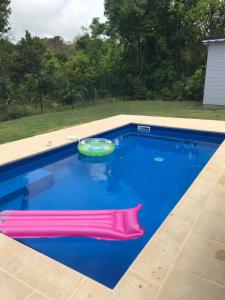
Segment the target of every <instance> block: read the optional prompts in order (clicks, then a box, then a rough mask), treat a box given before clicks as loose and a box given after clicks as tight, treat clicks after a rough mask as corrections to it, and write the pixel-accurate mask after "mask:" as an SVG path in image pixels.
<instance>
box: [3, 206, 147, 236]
mask: <svg viewBox="0 0 225 300" xmlns="http://www.w3.org/2000/svg"><path fill="white" fill-rule="evenodd" d="M140 209H141V204H139V205H138V206H136V207H133V208H129V209H120V210H68V211H67V210H27V211H24V210H20V211H19V210H18V211H17V210H11V211H2V212H1V213H0V232H1V233H3V234H5V235H7V236H9V237H12V238H43V237H46V238H54V237H66V236H67V237H68V236H70V237H72V236H73V237H89V238H95V239H103V240H131V239H136V238H139V237H141V236H142V235H143V234H144V229H143V228H142V227H141V226H140V224H139V221H138V212H139V210H140Z"/></svg>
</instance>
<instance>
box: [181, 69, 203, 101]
mask: <svg viewBox="0 0 225 300" xmlns="http://www.w3.org/2000/svg"><path fill="white" fill-rule="evenodd" d="M204 79H205V72H204V70H203V68H200V69H198V70H197V71H196V72H195V73H194V74H193V75H192V76H190V77H189V78H187V80H186V83H185V98H186V99H187V100H199V101H201V100H202V98H203V90H204Z"/></svg>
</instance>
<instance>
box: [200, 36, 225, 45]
mask: <svg viewBox="0 0 225 300" xmlns="http://www.w3.org/2000/svg"><path fill="white" fill-rule="evenodd" d="M202 41H203V43H204V44H209V43H215V42H217V43H218V42H225V35H221V36H207V37H205V38H204V39H203V40H202Z"/></svg>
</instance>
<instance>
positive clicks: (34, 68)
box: [17, 31, 46, 113]
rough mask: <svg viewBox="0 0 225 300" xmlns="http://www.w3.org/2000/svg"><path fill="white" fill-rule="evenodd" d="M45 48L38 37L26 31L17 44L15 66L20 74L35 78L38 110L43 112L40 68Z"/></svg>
mask: <svg viewBox="0 0 225 300" xmlns="http://www.w3.org/2000/svg"><path fill="white" fill-rule="evenodd" d="M45 51H46V48H45V45H44V43H43V42H42V41H41V39H40V38H38V37H32V36H31V34H30V33H29V32H28V31H26V34H25V37H24V38H22V39H21V40H20V41H19V43H18V46H17V66H18V73H20V75H21V76H24V75H25V74H27V73H28V74H32V75H34V76H35V78H36V80H37V86H38V95H39V96H38V99H39V105H40V111H41V113H43V97H42V90H41V68H42V62H43V58H44V54H45Z"/></svg>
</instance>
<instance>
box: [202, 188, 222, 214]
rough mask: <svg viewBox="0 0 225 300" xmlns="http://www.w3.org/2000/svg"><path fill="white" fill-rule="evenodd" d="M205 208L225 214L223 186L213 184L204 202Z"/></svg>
mask: <svg viewBox="0 0 225 300" xmlns="http://www.w3.org/2000/svg"><path fill="white" fill-rule="evenodd" d="M205 209H207V210H209V211H211V212H214V213H218V214H221V215H223V216H225V186H222V185H220V184H215V186H214V188H213V190H212V192H211V193H210V195H209V197H208V199H207V201H206V203H205Z"/></svg>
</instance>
